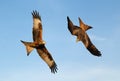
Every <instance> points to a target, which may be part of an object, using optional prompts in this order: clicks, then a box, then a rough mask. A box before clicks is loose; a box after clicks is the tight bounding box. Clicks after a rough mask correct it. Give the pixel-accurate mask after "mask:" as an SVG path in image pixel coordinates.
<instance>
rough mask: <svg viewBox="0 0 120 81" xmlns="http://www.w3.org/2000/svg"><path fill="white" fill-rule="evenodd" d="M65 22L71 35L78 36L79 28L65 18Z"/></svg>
mask: <svg viewBox="0 0 120 81" xmlns="http://www.w3.org/2000/svg"><path fill="white" fill-rule="evenodd" d="M67 21H68V30H69V31H70V33H71V34H72V35H76V36H77V35H78V31H79V27H77V26H75V25H74V24H73V23H72V21H71V20H70V18H69V17H68V16H67Z"/></svg>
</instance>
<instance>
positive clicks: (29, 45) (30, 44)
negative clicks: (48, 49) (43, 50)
mask: <svg viewBox="0 0 120 81" xmlns="http://www.w3.org/2000/svg"><path fill="white" fill-rule="evenodd" d="M21 42H22V43H23V44H24V45H25V47H26V50H27V56H29V54H30V53H31V52H32V50H33V49H34V48H35V46H36V45H35V43H34V42H25V41H22V40H21Z"/></svg>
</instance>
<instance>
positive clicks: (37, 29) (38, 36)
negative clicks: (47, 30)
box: [32, 10, 43, 43]
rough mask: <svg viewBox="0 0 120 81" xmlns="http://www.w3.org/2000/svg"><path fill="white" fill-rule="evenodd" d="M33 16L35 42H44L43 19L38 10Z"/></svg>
mask: <svg viewBox="0 0 120 81" xmlns="http://www.w3.org/2000/svg"><path fill="white" fill-rule="evenodd" d="M32 16H33V40H34V42H37V43H40V42H42V41H43V40H42V21H41V17H40V15H39V12H37V11H36V10H35V11H33V12H32Z"/></svg>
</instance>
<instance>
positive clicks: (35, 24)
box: [33, 18, 42, 29]
mask: <svg viewBox="0 0 120 81" xmlns="http://www.w3.org/2000/svg"><path fill="white" fill-rule="evenodd" d="M39 23H40V24H42V22H41V21H40V20H39V19H37V18H34V19H33V27H34V28H35V29H37V28H39V26H38V24H39Z"/></svg>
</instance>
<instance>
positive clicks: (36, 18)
mask: <svg viewBox="0 0 120 81" xmlns="http://www.w3.org/2000/svg"><path fill="white" fill-rule="evenodd" d="M32 16H33V31H32V33H33V41H34V42H25V41H21V42H22V43H23V44H24V45H25V46H26V50H27V55H29V54H30V52H31V51H32V50H33V49H34V48H35V49H36V50H37V53H38V54H39V56H40V57H41V58H42V59H43V60H44V61H45V62H46V63H47V65H48V66H49V68H50V69H51V72H52V73H56V72H57V65H56V63H55V61H54V59H53V57H52V56H51V54H50V53H49V51H48V50H47V48H46V47H45V41H43V39H42V22H41V17H40V15H39V12H37V11H33V12H32Z"/></svg>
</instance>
